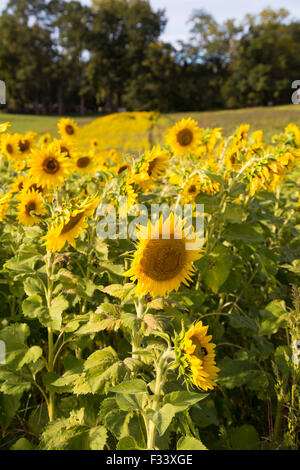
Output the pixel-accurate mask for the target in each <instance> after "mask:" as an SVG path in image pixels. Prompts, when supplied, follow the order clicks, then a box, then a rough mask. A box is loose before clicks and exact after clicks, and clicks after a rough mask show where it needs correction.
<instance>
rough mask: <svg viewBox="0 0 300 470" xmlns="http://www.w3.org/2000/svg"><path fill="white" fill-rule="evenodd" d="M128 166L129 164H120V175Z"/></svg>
mask: <svg viewBox="0 0 300 470" xmlns="http://www.w3.org/2000/svg"><path fill="white" fill-rule="evenodd" d="M127 168H128V165H122V166H120V168H119V169H118V175H120V174H121V173H123V171H125V170H127Z"/></svg>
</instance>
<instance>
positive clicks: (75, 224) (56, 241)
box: [43, 197, 99, 252]
mask: <svg viewBox="0 0 300 470" xmlns="http://www.w3.org/2000/svg"><path fill="white" fill-rule="evenodd" d="M98 205H99V199H98V198H97V197H93V198H91V199H90V200H87V201H85V202H84V203H82V204H79V205H78V206H77V207H75V208H74V209H71V210H70V211H68V213H66V214H63V213H62V214H60V215H59V216H58V218H57V220H56V221H55V222H54V224H53V226H52V227H50V229H49V231H48V233H47V235H45V236H44V237H43V238H44V239H45V240H46V241H45V245H46V247H47V250H51V251H53V252H55V251H60V250H62V248H63V247H64V246H65V244H66V242H69V243H70V245H72V246H73V247H74V248H76V243H75V239H76V238H77V237H78V236H79V235H80V234H81V233H82V232H83V230H84V229H85V228H86V227H87V225H88V224H87V222H86V218H87V217H89V216H91V215H93V213H94V210H95V209H96V207H97V206H98Z"/></svg>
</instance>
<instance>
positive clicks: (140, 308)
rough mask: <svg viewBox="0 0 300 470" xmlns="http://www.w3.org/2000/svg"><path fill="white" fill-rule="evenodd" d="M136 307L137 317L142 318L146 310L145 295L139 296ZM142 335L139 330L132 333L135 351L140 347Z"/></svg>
mask: <svg viewBox="0 0 300 470" xmlns="http://www.w3.org/2000/svg"><path fill="white" fill-rule="evenodd" d="M135 308H136V317H137V319H139V320H142V318H143V316H144V311H145V300H144V297H143V296H139V297H138V302H137V304H135ZM140 344H141V336H140V333H139V332H133V335H132V352H133V353H134V352H135V351H137V350H138V349H139V348H140Z"/></svg>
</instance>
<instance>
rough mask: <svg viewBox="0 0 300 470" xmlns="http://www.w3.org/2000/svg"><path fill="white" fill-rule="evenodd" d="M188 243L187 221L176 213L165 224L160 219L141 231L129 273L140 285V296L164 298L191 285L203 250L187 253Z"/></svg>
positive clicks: (149, 223) (138, 293)
mask: <svg viewBox="0 0 300 470" xmlns="http://www.w3.org/2000/svg"><path fill="white" fill-rule="evenodd" d="M167 236H168V237H169V238H167ZM186 242H187V239H186V238H185V230H184V221H183V220H182V219H180V218H178V217H177V216H174V214H173V213H171V214H170V217H169V218H168V219H166V220H165V221H163V220H162V217H160V219H159V220H158V221H157V222H156V224H154V225H151V222H150V221H149V222H148V226H147V227H141V228H140V232H139V247H138V250H137V251H136V252H135V254H134V258H133V261H132V264H131V268H130V269H129V270H128V271H127V272H126V273H125V275H126V276H128V277H130V278H131V280H132V281H137V286H136V294H137V295H146V294H148V293H149V294H150V295H151V296H152V297H156V296H164V295H165V294H167V295H168V294H169V292H171V291H173V290H178V288H179V286H180V284H181V283H182V282H183V283H184V284H186V285H188V281H190V280H191V276H192V275H193V273H194V269H193V262H194V261H196V260H197V259H199V258H200V257H201V250H200V249H199V250H198V249H197V250H189V249H187V245H186Z"/></svg>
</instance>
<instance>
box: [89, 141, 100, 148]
mask: <svg viewBox="0 0 300 470" xmlns="http://www.w3.org/2000/svg"><path fill="white" fill-rule="evenodd" d="M91 149H93V150H98V149H99V140H98V139H93V140H91Z"/></svg>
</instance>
